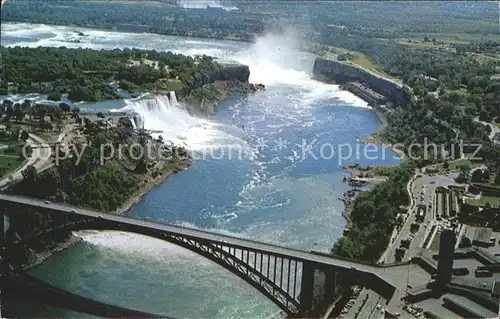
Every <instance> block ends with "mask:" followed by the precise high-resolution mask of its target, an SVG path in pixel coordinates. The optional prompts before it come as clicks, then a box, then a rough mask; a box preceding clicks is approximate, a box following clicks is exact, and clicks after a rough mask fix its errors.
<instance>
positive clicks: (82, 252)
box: [1, 23, 399, 318]
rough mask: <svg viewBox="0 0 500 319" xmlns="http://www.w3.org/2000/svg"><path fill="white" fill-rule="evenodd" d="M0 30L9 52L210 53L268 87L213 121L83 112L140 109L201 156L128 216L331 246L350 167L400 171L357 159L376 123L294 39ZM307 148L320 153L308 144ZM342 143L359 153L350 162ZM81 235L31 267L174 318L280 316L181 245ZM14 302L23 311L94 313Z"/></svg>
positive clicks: (80, 290) (238, 99) (175, 108)
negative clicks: (316, 68) (317, 70)
mask: <svg viewBox="0 0 500 319" xmlns="http://www.w3.org/2000/svg"><path fill="white" fill-rule="evenodd" d="M75 31H79V32H82V33H83V34H84V36H77V34H76V32H75ZM1 32H2V39H1V41H2V45H3V46H28V47H38V46H65V47H69V48H72V47H74V48H77V47H83V48H92V49H105V50H110V49H115V48H120V49H122V48H139V49H154V50H158V51H172V52H174V53H181V54H185V55H193V56H194V55H201V54H206V55H209V56H213V57H215V58H217V59H219V60H220V61H221V62H238V63H242V64H245V65H247V66H249V68H250V82H251V83H262V84H264V85H265V86H266V89H265V90H264V91H259V92H256V93H254V94H251V95H248V96H233V97H232V98H230V99H228V100H226V101H223V102H222V103H220V105H219V106H218V110H217V113H216V115H214V116H213V117H211V118H197V117H193V116H191V115H189V114H188V113H187V112H186V111H185V110H184V109H183V108H182V103H179V104H178V105H175V104H174V103H170V102H169V101H172V98H171V99H170V100H169V99H168V97H166V96H147V97H144V96H141V97H139V98H131V99H125V100H116V101H105V102H98V103H83V104H82V105H79V106H81V108H82V109H89V110H106V111H120V110H132V111H135V112H137V113H139V114H140V115H141V118H142V121H143V125H144V127H145V128H146V129H151V130H161V131H163V133H161V135H162V137H163V139H164V140H170V141H173V142H174V143H184V144H185V145H186V146H187V148H188V149H189V150H190V151H191V152H192V154H193V157H194V161H193V165H192V166H191V167H190V168H189V169H188V170H186V171H183V172H181V173H179V174H176V175H173V176H171V177H169V178H168V179H167V180H166V181H165V182H164V183H163V184H161V185H160V186H158V187H156V188H155V189H153V190H152V191H151V192H150V193H149V194H148V195H146V196H145V197H144V198H143V200H141V201H140V202H139V203H137V204H135V205H134V206H133V207H132V208H131V209H130V210H129V211H128V213H127V214H128V215H130V216H132V217H136V218H147V219H151V220H154V221H158V222H163V223H169V224H175V225H180V226H186V227H192V228H199V229H204V230H208V231H213V232H220V233H224V234H228V235H232V236H238V237H244V238H251V239H254V240H258V241H264V242H268V243H273V244H278V245H283V246H290V247H294V248H300V249H306V250H311V249H314V250H317V251H323V252H329V251H330V249H331V247H332V246H333V244H334V243H335V241H336V240H337V239H339V238H340V237H341V236H342V232H343V230H344V227H345V224H346V223H345V220H344V218H343V217H342V212H343V210H344V204H343V202H341V201H339V200H338V198H339V197H341V196H342V194H343V193H344V192H345V191H346V190H347V189H348V185H347V184H346V183H343V181H342V180H343V178H344V177H345V176H347V173H346V171H345V169H344V167H345V166H348V165H350V164H353V163H359V164H363V165H397V164H398V163H399V159H398V158H397V157H396V155H395V154H394V153H393V152H392V151H390V150H388V149H382V148H381V147H379V148H378V149H377V152H376V153H375V155H374V154H373V153H372V154H371V155H370V156H369V157H368V156H365V154H364V152H356V149H357V148H359V146H361V148H362V147H363V143H362V142H360V140H361V139H362V138H364V137H367V136H369V135H370V134H372V133H373V132H374V131H376V130H377V129H378V128H379V127H380V125H381V123H380V120H379V118H378V117H377V115H376V113H375V112H373V111H372V110H371V108H370V107H369V106H368V105H367V103H366V102H364V101H362V100H361V99H359V98H357V97H356V96H354V95H352V94H351V93H348V92H345V91H342V90H341V89H340V88H339V87H338V86H337V85H330V84H325V83H321V82H318V81H315V80H313V79H312V78H311V73H312V66H313V62H314V56H313V55H311V54H307V53H304V52H300V51H299V50H298V49H297V47H299V44H298V43H295V41H294V38H293V35H292V34H293V33H290V34H286V33H285V34H273V33H268V34H264V35H262V36H260V37H258V38H257V39H256V40H255V42H254V43H241V42H231V41H217V40H207V39H198V38H181V37H171V36H163V35H156V34H147V33H145V34H136V33H121V32H112V31H102V30H96V29H85V28H76V27H63V26H49V25H35V24H14V23H3V24H2V26H1ZM75 40H78V41H75ZM12 98H13V99H15V98H16V97H15V96H14V97H12ZM17 98H23V97H19V96H18V97H17ZM310 145H315V146H314V147H313V148H312V149H307V150H306V149H305V148H306V146H310ZM342 145H346V146H347V145H349V146H350V147H349V149H350V150H354V152H350V153H351V154H347V155H346V154H345V151H346V150H347V147H340V146H342ZM79 235H80V236H81V237H82V238H83V242H82V243H80V244H77V245H75V246H73V247H71V248H70V249H67V250H65V251H62V252H59V253H56V254H54V255H53V256H52V257H51V258H50V259H49V260H47V261H46V262H44V263H43V264H41V265H39V266H37V267H35V268H33V269H31V270H30V273H31V274H33V275H35V276H36V277H38V278H40V279H43V280H45V281H47V282H49V283H51V284H54V285H56V286H58V287H61V288H63V289H66V290H68V291H71V292H74V293H77V294H80V295H83V296H86V297H89V298H92V299H95V300H99V301H103V302H108V303H110V304H114V305H119V306H124V307H128V308H132V309H137V310H143V311H147V312H150V313H157V314H161V315H166V316H172V317H177V318H180V317H183V318H186V317H190V318H194V317H205V318H271V317H277V316H278V315H279V311H280V310H279V309H278V307H277V306H275V305H274V304H273V303H271V301H269V300H267V299H266V298H265V297H264V296H263V295H261V294H260V293H259V292H258V291H257V290H255V289H254V288H252V287H251V286H250V285H248V284H247V283H245V282H244V281H243V280H241V279H239V278H238V277H236V276H235V275H233V274H231V273H230V272H228V271H227V270H225V269H223V268H221V267H220V266H218V265H216V264H214V263H212V262H211V261H208V260H206V259H204V258H203V257H201V256H198V255H196V254H194V253H192V252H189V251H187V250H185V249H183V248H180V247H177V246H175V245H173V244H169V243H165V242H162V241H159V240H156V239H151V238H147V237H142V236H139V235H134V234H129V233H120V232H85V233H81V234H79ZM15 302H16V303H18V304H19V305H20V307H19V308H20V309H19V311H20V314H19V315H20V316H23V317H24V316H34V315H35V314H36V316H37V317H42V316H58V317H74V318H76V317H81V318H88V315H80V314H76V313H71V312H69V311H66V310H59V309H52V308H48V307H45V306H39V305H36V304H33V303H31V302H28V301H25V300H16V301H15Z"/></svg>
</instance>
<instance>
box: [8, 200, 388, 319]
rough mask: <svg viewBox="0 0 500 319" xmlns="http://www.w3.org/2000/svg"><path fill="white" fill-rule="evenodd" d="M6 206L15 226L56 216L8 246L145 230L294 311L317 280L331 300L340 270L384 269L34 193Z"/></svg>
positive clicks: (371, 273)
mask: <svg viewBox="0 0 500 319" xmlns="http://www.w3.org/2000/svg"><path fill="white" fill-rule="evenodd" d="M0 207H1V208H0V215H1V216H2V218H5V216H7V217H8V223H9V227H10V226H14V228H16V229H23V228H25V227H26V225H24V223H26V222H25V220H26V218H25V216H26V214H30V213H34V212H37V213H38V214H44V215H46V216H50V220H51V225H50V227H47V228H46V229H44V230H42V231H38V232H36V233H30V234H29V235H28V236H22V238H21V239H19V238H18V239H17V240H10V239H9V238H5V236H4V237H3V238H1V243H2V247H15V246H16V245H20V244H29V243H30V242H36V241H39V240H40V239H41V238H43V237H44V236H46V237H49V238H50V237H51V236H53V235H54V234H55V233H57V232H63V231H76V230H85V229H92V230H115V231H124V232H131V233H136V234H141V235H145V236H149V237H153V238H157V239H160V240H164V241H167V242H170V243H173V244H176V245H178V246H181V247H183V248H185V249H188V250H190V251H193V252H195V253H196V254H198V255H201V256H203V257H206V258H207V259H209V260H211V261H213V262H214V263H216V264H218V265H220V266H222V267H224V268H225V269H227V270H229V271H231V272H232V273H233V274H235V275H237V276H238V277H240V278H241V279H243V280H245V281H246V282H247V283H249V284H250V285H252V286H253V287H255V288H256V289H257V290H258V291H260V292H261V293H262V294H264V295H265V296H266V297H267V298H268V299H270V300H271V301H273V302H274V303H275V304H276V305H277V306H279V307H280V308H281V309H282V310H283V311H284V312H286V313H287V314H288V315H289V316H294V315H299V316H303V315H305V314H307V313H310V311H311V310H312V306H313V299H314V300H318V295H316V296H315V295H314V294H315V289H314V285H315V282H316V283H318V282H320V285H322V286H323V287H324V290H323V291H322V292H320V293H319V294H320V296H319V300H320V302H321V304H327V303H330V302H332V301H333V299H334V297H335V287H336V284H335V281H336V278H337V274H339V273H343V274H345V273H350V274H352V275H354V274H355V275H356V277H357V278H358V279H363V278H364V279H365V280H367V281H370V280H373V277H378V273H379V268H377V267H375V266H371V265H366V264H361V263H354V262H352V261H347V260H342V259H338V258H333V257H332V256H327V255H320V254H316V253H311V252H306V251H302V250H296V249H291V248H285V247H280V246H275V245H270V244H266V243H261V242H256V241H251V240H247V239H242V238H236V237H230V236H225V235H220V234H215V233H210V232H205V231H201V230H196V229H189V228H184V227H178V226H172V225H167V224H160V223H155V222H150V221H145V220H139V219H134V218H130V217H125V216H118V215H113V214H105V213H100V212H95V211H90V210H86V209H81V208H76V207H71V206H67V205H62V204H47V203H46V202H43V201H41V200H37V199H32V198H26V197H18V196H8V195H3V194H0ZM2 225H5V223H2ZM1 233H2V234H4V233H5V232H1ZM7 233H8V231H7ZM7 237H8V236H7ZM18 237H19V236H18ZM318 274H319V275H318ZM379 279H380V278H379ZM316 294H318V293H317V292H316Z"/></svg>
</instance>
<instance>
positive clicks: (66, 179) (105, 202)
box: [1, 47, 263, 268]
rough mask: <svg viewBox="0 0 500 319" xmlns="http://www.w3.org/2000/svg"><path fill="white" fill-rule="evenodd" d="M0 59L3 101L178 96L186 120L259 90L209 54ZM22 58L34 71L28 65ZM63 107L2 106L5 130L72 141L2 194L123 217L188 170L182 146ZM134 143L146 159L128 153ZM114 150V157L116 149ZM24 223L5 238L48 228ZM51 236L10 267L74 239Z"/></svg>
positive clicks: (54, 53) (62, 52)
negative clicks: (1, 62)
mask: <svg viewBox="0 0 500 319" xmlns="http://www.w3.org/2000/svg"><path fill="white" fill-rule="evenodd" d="M2 53H3V55H4V57H5V59H6V62H7V63H8V64H9V65H10V66H11V67H10V68H9V70H8V72H7V75H6V78H7V80H8V81H6V82H7V83H8V85H7V87H3V89H4V90H6V91H7V92H4V93H9V94H13V93H33V92H38V93H44V94H48V98H49V99H52V100H59V101H60V100H61V99H62V98H63V96H67V98H69V99H70V100H71V101H73V102H75V101H83V100H94V101H96V100H104V99H116V98H120V93H122V94H123V92H124V91H126V92H128V93H131V94H140V93H142V92H145V91H147V92H150V93H153V94H155V95H159V96H162V95H166V94H168V96H169V97H170V103H176V100H177V98H174V97H175V96H176V93H175V92H178V94H177V96H178V98H179V100H180V101H181V102H183V101H184V102H185V104H186V105H189V107H186V109H187V110H188V111H189V112H190V113H195V114H197V115H210V114H213V113H214V112H215V105H217V103H218V102H219V101H221V100H223V99H225V98H228V97H230V96H231V95H233V94H235V93H239V94H246V93H249V92H253V91H256V90H259V89H263V86H262V85H253V84H250V83H249V82H248V79H249V75H250V71H249V68H248V67H247V66H245V65H221V64H219V63H217V62H216V61H214V60H213V59H212V58H210V57H207V56H200V57H195V58H192V57H188V56H183V55H180V54H172V53H170V52H168V53H158V52H155V51H142V50H123V51H122V50H114V51H96V50H88V49H67V48H36V49H30V48H18V47H16V48H2ZM26 60H29V61H32V63H29V64H27V63H25V62H24V61H26ZM3 83H5V82H3ZM116 84H118V85H117V86H116ZM165 99H168V98H167V97H165ZM59 101H58V102H59ZM69 104H70V103H69V102H66V101H65V102H60V103H59V105H58V106H57V103H56V106H54V105H52V106H51V105H43V104H34V105H32V103H31V102H30V101H29V100H28V101H24V102H23V103H13V102H12V101H10V100H8V99H6V100H4V101H3V105H4V107H5V109H6V111H5V114H2V118H1V120H2V121H3V122H5V123H7V124H8V127H9V128H11V127H13V128H16V129H17V128H20V129H22V130H26V131H29V132H30V133H34V134H38V135H44V136H46V135H49V136H50V135H54V134H60V133H61V132H62V131H65V132H66V135H67V136H70V138H69V140H70V141H69V143H68V142H66V143H65V144H69V145H66V146H67V147H68V148H63V149H59V150H57V152H58V154H57V156H55V157H53V158H52V163H48V165H47V166H46V167H45V169H44V170H42V171H37V169H36V168H35V167H34V166H28V167H27V168H26V169H25V170H24V171H23V179H22V180H21V181H20V182H19V183H15V184H13V185H11V186H10V187H9V188H8V189H7V190H6V192H8V193H12V194H19V195H25V196H30V197H36V198H41V199H45V200H49V201H56V202H65V203H68V204H71V205H75V206H82V207H88V208H91V209H95V210H99V211H104V212H113V213H117V214H121V213H124V212H125V211H126V210H128V209H129V208H130V207H131V206H132V205H133V204H134V203H135V202H137V201H138V200H140V198H142V196H144V195H145V194H147V193H148V192H149V191H150V190H151V189H152V188H153V187H154V186H156V185H158V184H160V183H161V182H163V181H164V180H165V178H167V177H168V176H169V175H171V174H175V173H177V172H180V171H182V170H185V169H187V168H188V167H189V166H190V164H191V157H190V154H189V153H188V150H187V149H186V147H185V145H174V144H173V143H171V142H170V141H165V140H163V138H162V136H161V135H159V136H155V137H153V136H152V135H151V134H150V132H148V131H145V130H136V129H135V128H136V126H135V123H134V121H133V119H131V118H129V117H126V116H125V117H120V118H118V119H115V120H114V121H110V120H109V119H105V116H104V115H102V114H97V115H98V116H97V119H91V118H89V117H85V116H83V115H80V112H79V109H78V108H72V107H71V106H70V105H69ZM138 143H139V144H140V145H141V146H142V151H141V150H140V149H138V148H137V147H134V146H133V145H134V144H138ZM117 149H120V152H119V153H117V152H115V151H114V150H117ZM54 153H55V151H54ZM68 154H72V155H76V156H67V155H68ZM51 164H52V165H51ZM103 181H104V182H103ZM14 218H15V217H14ZM23 218H32V219H33V220H31V221H25V223H28V224H30V225H32V226H33V227H27V228H26V229H10V234H9V236H14V237H17V236H19V237H20V238H25V237H26V236H30V235H33V234H36V233H37V230H38V229H43V228H44V226H45V225H46V224H48V223H50V222H51V220H50V217H49V216H48V215H47V216H45V215H43V214H42V213H37V214H34V215H33V216H31V217H26V216H24V217H23ZM13 224H16V223H13ZM57 237H58V238H51V239H50V240H47V241H45V242H43V243H42V244H41V245H40V244H38V245H36V246H35V245H32V246H27V245H26V246H24V247H20V248H19V249H20V250H22V253H21V252H19V253H16V254H14V255H13V256H14V258H15V259H16V260H15V261H17V262H18V264H21V265H23V268H29V267H32V266H34V265H36V264H38V263H40V262H42V261H43V260H44V259H46V258H48V257H49V256H50V252H51V251H54V250H59V249H62V248H66V247H68V246H69V245H70V244H72V243H76V242H77V241H78V240H79V239H78V238H76V237H74V236H73V235H71V234H70V233H66V234H60V235H59V236H57Z"/></svg>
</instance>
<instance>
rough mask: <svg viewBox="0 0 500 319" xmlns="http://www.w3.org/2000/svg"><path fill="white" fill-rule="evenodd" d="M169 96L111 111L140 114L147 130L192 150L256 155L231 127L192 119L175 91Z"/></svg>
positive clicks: (129, 102)
mask: <svg viewBox="0 0 500 319" xmlns="http://www.w3.org/2000/svg"><path fill="white" fill-rule="evenodd" d="M169 96H170V98H169V97H167V96H164V95H154V96H151V95H146V96H144V97H142V98H140V99H131V100H126V101H125V102H126V104H127V106H125V107H124V108H121V109H113V110H111V111H112V112H134V113H137V114H138V115H139V118H140V119H141V120H142V124H143V126H144V128H145V129H147V130H155V131H161V133H154V134H152V135H154V136H158V135H161V136H162V137H163V139H164V140H165V141H171V142H173V143H174V144H176V145H184V146H186V147H187V148H188V149H189V150H191V151H195V152H196V151H204V150H207V148H214V149H222V148H226V149H228V150H229V149H231V148H233V147H239V148H241V149H242V151H243V152H245V153H244V154H247V155H249V156H250V155H251V154H252V151H251V149H250V148H249V147H248V145H247V143H246V142H245V141H243V140H242V139H241V138H239V137H236V136H233V135H231V134H229V133H227V132H226V131H229V130H230V128H229V127H227V125H223V124H218V123H214V122H212V121H210V120H208V119H203V118H199V117H195V116H192V115H190V114H189V113H188V112H187V111H186V110H185V109H183V108H182V105H180V104H179V103H178V102H177V98H176V96H175V92H170V93H169ZM136 124H137V123H136Z"/></svg>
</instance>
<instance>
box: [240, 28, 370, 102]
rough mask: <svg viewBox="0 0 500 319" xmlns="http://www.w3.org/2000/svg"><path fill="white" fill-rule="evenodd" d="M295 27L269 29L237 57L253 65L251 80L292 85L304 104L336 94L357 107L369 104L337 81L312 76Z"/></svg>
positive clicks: (335, 95)
mask: <svg viewBox="0 0 500 319" xmlns="http://www.w3.org/2000/svg"><path fill="white" fill-rule="evenodd" d="M298 47H299V45H298V43H297V41H296V36H295V35H294V31H293V30H288V31H286V32H281V33H267V34H265V35H263V36H261V37H258V38H257V39H256V41H255V43H254V44H253V45H252V46H251V47H250V48H249V49H248V50H245V51H243V52H241V53H240V54H238V55H237V56H236V57H235V60H236V61H237V62H239V63H241V64H244V65H248V66H249V67H250V71H251V72H250V82H251V83H262V84H264V85H266V86H267V85H287V86H293V87H296V88H298V89H299V91H300V93H299V94H300V95H301V96H300V99H299V100H300V101H301V103H303V104H304V105H310V104H314V103H316V102H317V101H318V100H326V99H332V98H336V99H339V100H342V101H344V102H346V103H348V104H351V105H353V106H357V107H368V103H366V102H365V101H363V100H361V99H360V98H358V97H356V96H355V95H353V94H351V93H350V92H346V91H342V90H340V88H339V87H338V86H337V85H331V84H326V83H322V82H319V81H316V80H313V79H311V74H309V73H307V72H305V71H303V70H304V69H308V68H311V67H312V64H311V62H312V60H313V59H312V58H310V59H308V60H307V59H304V57H303V53H301V52H300V50H299V49H298Z"/></svg>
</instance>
